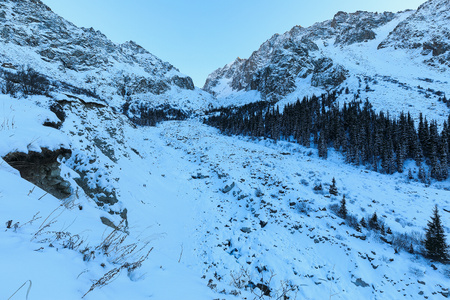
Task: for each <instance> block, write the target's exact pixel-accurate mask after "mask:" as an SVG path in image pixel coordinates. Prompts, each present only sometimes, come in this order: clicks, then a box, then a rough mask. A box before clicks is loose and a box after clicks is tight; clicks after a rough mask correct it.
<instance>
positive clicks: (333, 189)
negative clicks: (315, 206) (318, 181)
mask: <svg viewBox="0 0 450 300" xmlns="http://www.w3.org/2000/svg"><path fill="white" fill-rule="evenodd" d="M329 193H330V194H331V195H334V196H337V194H338V189H337V187H336V179H334V177H333V179H332V180H331V186H330V189H329Z"/></svg>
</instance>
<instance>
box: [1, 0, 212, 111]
mask: <svg viewBox="0 0 450 300" xmlns="http://www.w3.org/2000/svg"><path fill="white" fill-rule="evenodd" d="M0 23H1V24H2V29H1V32H0V65H2V66H3V67H4V68H5V67H6V68H14V69H18V68H21V67H22V66H25V67H26V66H31V67H33V68H34V69H35V70H36V71H38V72H40V73H42V74H44V75H46V76H48V77H49V78H51V79H53V80H55V81H60V82H65V83H68V84H70V85H73V86H76V87H78V88H83V89H86V90H89V91H92V92H93V93H95V94H97V95H99V96H100V98H102V99H103V100H105V101H107V102H108V103H109V104H111V105H116V106H120V105H122V104H123V102H124V99H125V98H128V100H129V101H130V102H132V103H135V104H136V105H137V104H138V103H145V104H146V105H150V106H158V105H167V104H169V105H170V106H173V107H176V108H178V109H182V110H187V111H195V110H197V109H198V108H199V107H204V106H205V104H208V103H210V102H211V99H212V98H211V96H209V95H208V94H207V93H204V92H202V91H201V90H200V89H196V88H195V87H194V84H193V81H192V79H191V78H190V77H188V76H186V75H183V74H181V73H180V72H179V70H178V69H176V68H175V67H174V66H172V65H171V64H170V63H168V62H164V61H162V60H161V59H159V58H158V57H156V56H154V55H153V54H151V53H150V52H148V51H147V50H145V49H144V48H142V47H141V46H139V45H138V44H136V43H135V42H132V41H130V42H126V43H124V44H115V43H113V42H111V41H110V40H109V39H108V38H107V37H106V36H105V35H104V34H102V33H101V32H100V31H96V30H94V29H93V28H79V27H77V26H75V25H74V24H72V23H70V22H68V21H66V20H64V19H63V18H61V17H60V16H58V15H56V14H55V13H53V12H52V10H51V9H50V8H49V7H48V6H46V5H45V4H44V3H42V2H41V1H40V0H23V1H12V0H7V1H2V2H1V3H0ZM188 98H189V100H187V99H188Z"/></svg>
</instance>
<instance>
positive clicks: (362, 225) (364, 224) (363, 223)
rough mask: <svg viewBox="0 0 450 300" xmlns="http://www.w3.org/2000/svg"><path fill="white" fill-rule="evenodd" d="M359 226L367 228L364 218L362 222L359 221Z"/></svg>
mask: <svg viewBox="0 0 450 300" xmlns="http://www.w3.org/2000/svg"><path fill="white" fill-rule="evenodd" d="M359 224H360V225H361V227H363V228H367V223H366V219H364V217H363V218H362V219H361V221H359Z"/></svg>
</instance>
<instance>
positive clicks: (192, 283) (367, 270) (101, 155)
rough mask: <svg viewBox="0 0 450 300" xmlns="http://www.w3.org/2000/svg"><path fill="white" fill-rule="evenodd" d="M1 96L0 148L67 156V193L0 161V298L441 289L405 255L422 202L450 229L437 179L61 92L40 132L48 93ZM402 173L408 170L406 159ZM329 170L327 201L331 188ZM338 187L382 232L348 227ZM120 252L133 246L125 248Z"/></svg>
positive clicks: (434, 274)
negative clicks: (157, 120)
mask: <svg viewBox="0 0 450 300" xmlns="http://www.w3.org/2000/svg"><path fill="white" fill-rule="evenodd" d="M1 100H2V103H4V104H5V105H3V106H2V110H1V116H2V118H3V120H4V122H3V124H4V125H3V126H2V127H1V131H0V133H1V135H2V137H3V139H2V140H5V139H6V140H7V141H8V142H6V143H2V145H1V149H2V153H8V152H9V153H11V152H14V151H22V152H28V153H31V152H32V151H38V149H39V148H41V147H42V148H44V147H45V148H49V149H58V148H60V147H65V148H70V150H71V152H72V155H71V157H69V158H61V160H60V161H61V162H62V165H61V175H62V176H63V178H64V179H65V180H66V181H68V182H69V183H70V188H71V190H72V195H71V196H69V198H66V199H65V200H63V201H61V200H57V199H55V198H54V197H53V196H51V195H50V194H46V192H45V191H43V190H41V189H40V188H38V187H35V186H33V184H31V183H29V182H27V181H24V180H23V179H22V178H21V177H20V175H19V174H18V172H17V171H15V170H14V169H12V168H11V167H9V165H8V164H6V162H3V163H2V164H1V166H0V167H1V169H0V172H1V173H0V174H1V175H0V176H1V178H2V185H1V187H0V199H1V203H2V210H0V221H1V222H2V224H5V222H6V223H8V221H9V220H12V222H11V223H10V225H11V226H9V227H10V228H5V229H4V230H1V231H0V243H1V247H0V254H1V255H0V262H1V264H2V265H3V266H6V269H7V270H8V271H7V272H2V275H0V280H1V282H2V287H3V288H2V289H0V297H2V298H8V297H9V296H11V295H12V294H13V293H14V291H15V290H16V289H17V288H18V287H20V286H21V284H22V283H24V282H25V281H27V280H30V281H31V282H32V288H31V290H30V299H42V298H48V299H52V298H58V297H61V295H64V298H65V299H80V298H81V297H82V296H83V295H84V294H85V293H86V292H88V291H89V290H90V289H91V287H92V285H94V286H95V287H94V289H93V290H92V291H91V292H89V293H88V294H87V295H86V296H85V299H124V298H130V297H131V298H132V299H147V298H148V297H150V296H151V297H152V298H154V299H180V298H183V299H255V298H256V299H260V298H259V296H257V295H261V294H264V293H269V289H270V296H264V297H263V298H261V299H271V298H273V299H277V298H278V297H279V296H281V295H283V294H284V293H286V294H287V295H290V296H289V297H291V299H295V295H297V299H323V298H329V297H330V295H333V298H334V299H354V298H358V299H359V298H360V299H393V298H401V297H405V296H406V297H412V298H416V297H417V296H418V295H420V296H421V297H425V296H426V297H428V298H429V299H431V298H433V297H437V296H436V295H439V294H442V295H447V294H448V290H447V288H448V287H447V283H448V268H447V267H446V266H445V265H442V264H439V263H434V266H432V264H431V262H430V261H428V260H426V259H424V258H423V257H421V256H419V255H418V254H410V253H408V252H407V249H409V246H410V243H413V248H414V249H413V250H414V251H415V252H420V251H423V249H422V247H423V246H422V245H421V243H420V240H421V239H422V238H423V233H424V227H425V226H426V224H427V220H428V219H429V216H430V215H431V211H432V207H433V205H434V204H438V205H439V207H440V209H441V212H442V214H443V222H444V224H445V226H446V227H445V232H446V233H447V234H449V232H450V230H449V228H448V220H449V219H448V212H447V211H450V203H449V202H448V188H449V187H450V186H449V185H448V182H441V183H433V184H432V185H431V186H429V187H426V186H424V185H423V184H421V183H419V182H416V181H414V180H412V181H409V180H407V179H406V176H405V175H404V174H398V175H381V174H378V173H374V172H371V171H367V170H364V169H363V168H355V167H353V166H350V165H345V164H344V162H343V158H342V157H341V156H340V155H339V154H337V153H334V152H331V153H330V155H329V159H328V160H326V161H324V160H322V159H319V158H318V155H317V153H316V151H315V150H311V149H307V148H303V147H301V146H299V145H296V144H291V143H285V142H279V143H277V144H274V143H273V142H269V141H264V140H262V141H261V140H250V139H239V138H237V137H226V136H222V135H220V134H219V133H218V131H217V130H216V129H212V128H210V127H207V126H206V125H203V124H201V123H200V122H199V121H197V120H194V119H192V120H188V121H179V122H174V121H172V122H165V123H162V124H160V125H159V126H158V127H137V128H136V127H135V126H133V125H132V124H130V123H129V121H128V120H127V119H126V118H125V117H124V116H121V115H120V114H116V113H114V112H113V111H112V110H111V109H110V108H108V107H99V106H97V105H93V104H89V103H88V104H86V103H83V102H81V101H79V100H77V99H72V98H65V99H59V101H57V102H58V103H59V104H60V105H61V106H62V108H63V110H64V112H65V114H66V119H65V121H64V122H63V124H62V127H61V129H60V130H56V129H53V128H48V127H45V126H42V125H41V124H42V122H44V121H46V120H48V121H57V118H56V117H55V116H54V115H53V114H52V113H51V112H49V111H48V110H46V109H45V107H47V106H48V102H49V101H50V102H53V101H55V100H54V99H49V98H46V97H42V96H39V97H29V98H26V99H13V98H9V97H7V96H3V97H2V99H1ZM30 111H31V112H37V114H35V115H34V117H31V115H30ZM31 128H32V129H33V130H32V131H30V129H31ZM21 132H29V134H20V133H21ZM406 167H407V168H412V170H414V171H413V173H414V176H415V177H417V167H416V166H415V164H414V162H407V164H406ZM333 177H335V178H336V180H337V187H338V191H339V195H338V196H332V195H330V194H329V193H328V186H329V184H330V183H331V180H332V178H333ZM319 185H322V187H323V190H317V189H315V188H314V187H316V186H319ZM344 194H345V197H346V199H347V207H348V211H349V214H350V215H352V216H353V218H354V219H355V220H359V219H361V218H362V217H364V218H365V219H366V220H367V219H368V218H369V217H370V216H371V215H372V214H373V213H374V212H377V214H378V216H379V220H380V222H383V223H384V224H385V228H386V229H387V228H388V227H389V228H391V230H392V234H386V235H385V236H383V235H380V234H379V233H376V232H374V231H371V230H368V229H364V228H363V229H362V231H361V232H358V231H357V230H355V229H354V228H353V227H351V226H350V225H349V224H346V222H344V220H343V219H341V218H339V217H338V216H337V215H336V213H335V212H333V209H332V208H333V205H336V204H338V203H339V202H340V200H341V198H342V197H343V195H344ZM12 199H14V201H12ZM443 209H445V211H444V210H443ZM124 212H125V213H124ZM36 214H37V215H36ZM34 215H36V217H33V216H34ZM36 218H40V219H36ZM34 219H36V220H34ZM30 221H31V222H30ZM17 222H19V223H17ZM124 222H125V223H124ZM16 223H17V226H15V224H16ZM7 225H8V224H6V225H5V226H7ZM15 227H17V228H15ZM115 227H117V228H116V230H114V228H115ZM114 232H115V233H114ZM111 234H113V235H114V234H116V235H117V236H115V238H113V239H110V238H108V237H109V236H110V235H111ZM402 234H406V235H402ZM123 237H126V240H125V241H124V242H123V243H122V244H118V245H116V244H114V242H113V244H112V246H110V247H111V248H108V247H107V246H106V245H109V243H108V241H109V240H113V241H120V240H121V238H123ZM116 238H117V239H116ZM383 239H384V240H385V241H383ZM389 243H392V244H393V245H390V244H389ZM126 245H131V246H130V247H134V245H137V248H136V250H135V251H136V252H134V253H133V254H132V255H127V254H124V251H125V252H126V251H127V249H131V248H123V246H126ZM142 247H144V249H141V248H142ZM152 247H153V250H152V251H151V252H150V254H149V256H148V258H147V259H146V260H145V261H143V263H142V265H141V266H140V267H139V268H137V269H135V270H133V271H130V272H127V268H126V267H123V266H127V265H126V263H133V262H136V261H139V259H140V258H141V257H142V256H145V255H146V253H147V252H148V250H150V249H151V248H152ZM112 248H114V249H115V250H108V249H112ZM86 249H87V250H86ZM396 249H397V250H398V252H399V253H396V251H397V250H396ZM115 270H119V271H120V270H121V271H120V272H118V273H117V274H115V275H114V276H113V275H112V273H114V272H115ZM109 272H112V273H109ZM108 274H109V275H108ZM109 277H111V280H106V279H105V278H109ZM102 278H103V280H104V283H105V284H102V282H103V281H100V282H99V280H100V279H102ZM113 279H114V280H113ZM102 285H104V287H103V288H100V286H102ZM27 287H28V285H27V286H25V287H24V288H23V289H22V290H20V291H19V292H18V295H21V297H24V295H25V294H26V289H27ZM266 287H267V289H266ZM267 295H268V294H267Z"/></svg>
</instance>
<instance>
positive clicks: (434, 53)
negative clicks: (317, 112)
mask: <svg viewBox="0 0 450 300" xmlns="http://www.w3.org/2000/svg"><path fill="white" fill-rule="evenodd" d="M449 3H450V2H449V1H446V0H431V1H428V2H426V3H425V4H423V5H422V6H421V7H420V8H419V9H418V10H417V11H404V12H398V13H390V12H384V13H371V12H364V11H357V12H355V13H345V12H338V13H337V14H336V15H335V16H334V17H333V19H332V20H328V21H324V22H321V23H316V24H314V25H312V26H310V27H308V28H303V27H301V26H296V27H294V28H292V29H291V30H290V31H288V32H286V33H284V34H281V35H280V34H275V35H274V36H272V37H271V38H270V39H269V40H267V41H266V42H264V43H263V44H262V45H261V46H260V48H259V49H258V50H257V51H255V52H253V54H252V55H251V56H250V57H249V58H248V59H241V58H238V59H236V61H234V62H233V63H230V64H228V65H226V66H224V67H223V68H220V69H218V70H216V71H214V72H213V73H211V74H210V75H209V76H208V78H207V80H206V83H205V85H204V87H203V89H204V90H206V91H208V92H210V93H212V94H213V95H215V96H216V97H217V98H218V100H219V103H220V104H222V105H225V106H226V105H240V104H245V103H249V102H254V101H257V100H268V101H275V102H277V101H280V100H284V101H293V100H296V99H297V98H298V97H300V98H302V97H303V96H307V95H311V94H313V93H316V94H320V93H324V92H327V91H330V90H336V91H339V92H343V91H344V90H345V89H347V93H342V96H341V97H339V98H338V101H348V100H353V98H354V95H357V98H361V99H365V98H367V99H369V101H371V102H372V103H373V104H374V106H375V107H376V108H377V109H386V108H387V107H389V109H390V110H393V111H394V112H399V111H402V110H413V111H414V110H415V111H416V113H417V112H419V111H423V112H424V113H426V112H428V108H429V107H431V109H430V110H432V111H431V112H430V114H431V115H432V117H434V118H439V114H436V113H435V112H434V110H439V111H446V108H445V106H443V105H442V104H439V101H438V100H439V99H440V98H442V97H443V95H444V94H446V93H447V95H448V94H449V93H450V88H449V87H450V85H449V81H450V72H449V70H450V68H449V55H450V51H449V50H450V47H449V41H450V35H449V26H450V22H449V11H450V4H449ZM348 95H351V96H348ZM440 105H442V109H437V107H439V106H440ZM411 106H414V108H412V107H411Z"/></svg>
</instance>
